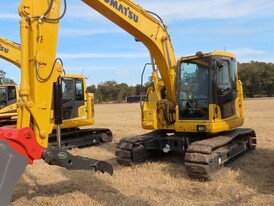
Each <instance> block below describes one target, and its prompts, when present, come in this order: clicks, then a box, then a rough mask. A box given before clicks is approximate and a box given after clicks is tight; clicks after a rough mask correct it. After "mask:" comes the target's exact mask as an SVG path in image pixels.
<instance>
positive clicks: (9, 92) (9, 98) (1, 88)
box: [0, 84, 18, 126]
mask: <svg viewBox="0 0 274 206" xmlns="http://www.w3.org/2000/svg"><path fill="white" fill-rule="evenodd" d="M17 99H18V88H17V85H14V84H1V85H0V125H1V126H2V125H7V124H14V123H15V122H16V116H17V106H16V101H17Z"/></svg>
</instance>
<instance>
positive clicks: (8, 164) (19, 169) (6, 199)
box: [0, 140, 28, 205]
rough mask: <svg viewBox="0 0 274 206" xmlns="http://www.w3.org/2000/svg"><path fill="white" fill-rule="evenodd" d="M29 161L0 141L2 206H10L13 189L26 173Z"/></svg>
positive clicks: (0, 191)
mask: <svg viewBox="0 0 274 206" xmlns="http://www.w3.org/2000/svg"><path fill="white" fill-rule="evenodd" d="M27 164H28V159H27V158H26V157H25V156H23V155H21V154H19V153H18V152H16V151H15V150H14V149H13V148H12V147H11V146H10V145H9V144H8V143H7V142H6V141H4V140H0V205H9V203H10V199H11V196H12V192H13V189H14V188H15V185H16V184H17V182H18V180H19V179H20V177H21V175H22V174H23V172H24V171H25V168H26V166H27Z"/></svg>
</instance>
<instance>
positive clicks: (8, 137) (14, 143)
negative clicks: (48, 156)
mask: <svg viewBox="0 0 274 206" xmlns="http://www.w3.org/2000/svg"><path fill="white" fill-rule="evenodd" d="M0 140H5V141H6V142H7V143H8V144H9V145H10V146H11V147H12V148H13V149H14V150H15V151H17V152H18V153H19V154H21V155H23V156H25V157H26V158H27V159H28V163H29V164H32V163H33V161H34V160H37V159H42V154H43V151H44V150H45V149H46V148H44V147H42V146H41V145H39V144H38V143H37V142H36V139H35V136H34V132H33V130H32V129H31V128H30V127H26V128H22V129H16V128H12V127H1V128H0Z"/></svg>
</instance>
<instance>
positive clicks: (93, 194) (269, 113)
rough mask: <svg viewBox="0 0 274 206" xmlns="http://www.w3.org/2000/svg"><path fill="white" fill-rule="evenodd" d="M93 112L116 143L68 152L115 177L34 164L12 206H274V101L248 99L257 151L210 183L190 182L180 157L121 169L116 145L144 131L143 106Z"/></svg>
mask: <svg viewBox="0 0 274 206" xmlns="http://www.w3.org/2000/svg"><path fill="white" fill-rule="evenodd" d="M95 111H96V123H95V125H94V126H95V127H107V128H110V129H111V130H112V132H113V134H114V140H113V142H112V143H108V144H104V145H101V146H96V147H90V148H84V149H73V150H70V151H71V153H73V154H74V155H81V156H86V157H91V158H97V159H100V160H106V161H108V162H110V163H111V164H112V165H113V167H114V175H113V176H110V175H108V174H101V173H95V172H92V171H90V172H88V171H67V170H65V169H63V168H60V167H57V166H49V165H47V164H46V163H44V162H43V161H42V160H41V161H36V162H35V163H34V164H33V165H31V166H27V169H26V171H25V173H24V174H23V176H22V178H21V179H20V181H19V183H18V184H17V187H16V189H15V191H14V193H13V196H12V203H11V205H12V206H19V205H20V206H23V205H29V206H31V205H39V206H45V205H47V206H48V205H58V206H75V205H85V206H90V205H96V206H97V205H98V206H102V205H116V206H123V205H125V206H128V205H134V206H135V205H138V206H149V205H151V206H162V205H165V206H166V205H172V206H173V205H174V206H175V205H187V206H191V205H199V206H207V205H219V206H221V205H224V206H225V205H274V172H273V171H274V139H273V136H272V134H273V131H272V130H274V99H252V100H247V99H246V100H245V124H244V127H249V128H253V129H254V130H255V131H256V133H257V150H256V152H255V153H254V154H252V155H251V156H249V158H248V159H245V160H243V161H242V162H241V164H240V165H239V166H238V167H236V168H235V169H233V170H230V171H228V172H227V173H226V174H224V175H223V176H222V177H221V178H219V179H217V180H214V181H211V182H200V181H194V180H191V179H190V178H189V177H188V176H187V173H186V170H185V168H184V166H183V157H182V156H181V155H167V156H165V157H164V159H162V160H158V161H156V162H146V163H144V164H141V165H138V166H133V167H123V166H120V165H118V164H117V163H116V161H115V157H114V152H115V146H116V144H117V142H118V141H119V140H120V139H121V138H123V137H125V136H131V135H136V134H141V133H145V132H146V131H145V130H143V129H142V128H141V126H140V107H139V104H102V105H96V107H95ZM0 205H1V202H0Z"/></svg>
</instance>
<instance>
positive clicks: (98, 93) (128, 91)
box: [87, 61, 274, 102]
mask: <svg viewBox="0 0 274 206" xmlns="http://www.w3.org/2000/svg"><path fill="white" fill-rule="evenodd" d="M237 66H238V75H239V79H240V80H241V81H242V83H243V90H244V96H245V97H273V96H274V63H265V62H257V61H251V62H249V63H239V62H238V64H237ZM150 84H151V79H149V80H148V82H147V83H146V84H145V85H144V86H143V87H141V85H140V84H137V85H135V86H128V85H127V84H126V83H121V84H118V83H117V82H116V81H105V82H101V83H100V84H98V86H95V85H90V86H88V87H87V91H88V92H93V93H94V94H95V100H96V102H107V101H117V102H121V101H125V98H126V97H127V96H136V95H140V93H141V91H143V92H142V93H143V94H145V91H146V89H147V88H148V86H149V85H150Z"/></svg>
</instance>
